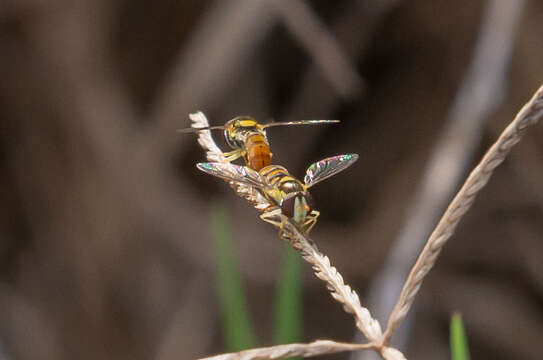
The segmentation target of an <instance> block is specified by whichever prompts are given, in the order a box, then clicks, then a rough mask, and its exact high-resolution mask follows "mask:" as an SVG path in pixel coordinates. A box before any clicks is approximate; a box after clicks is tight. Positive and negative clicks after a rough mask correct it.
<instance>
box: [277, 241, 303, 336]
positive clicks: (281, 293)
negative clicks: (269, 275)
mask: <svg viewBox="0 0 543 360" xmlns="http://www.w3.org/2000/svg"><path fill="white" fill-rule="evenodd" d="M301 265H302V260H301V257H300V254H298V253H297V252H296V251H294V250H293V249H292V248H291V247H290V246H289V245H288V244H285V246H284V250H283V256H282V265H281V273H280V276H279V282H278V284H277V290H276V297H275V329H274V342H275V343H276V344H286V343H292V342H299V341H300V340H301V332H302V290H301V269H302V266H301Z"/></svg>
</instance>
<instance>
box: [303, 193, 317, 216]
mask: <svg viewBox="0 0 543 360" xmlns="http://www.w3.org/2000/svg"><path fill="white" fill-rule="evenodd" d="M304 198H305V201H306V203H307V206H308V207H309V209H308V210H307V213H308V214H309V213H310V212H311V210H313V209H314V208H315V200H313V196H311V194H309V193H308V192H306V193H304Z"/></svg>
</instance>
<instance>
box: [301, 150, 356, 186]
mask: <svg viewBox="0 0 543 360" xmlns="http://www.w3.org/2000/svg"><path fill="white" fill-rule="evenodd" d="M356 160H358V155H357V154H345V155H337V156H332V157H329V158H326V159H323V160H320V161H317V162H316V163H313V164H311V165H310V166H309V167H308V168H307V171H306V172H305V177H304V182H305V184H306V186H307V187H308V188H309V187H311V186H313V185H315V184H316V183H318V182H321V181H323V180H324V179H327V178H329V177H330V176H333V175H335V174H337V173H338V172H340V171H343V170H345V169H346V168H348V167H349V166H351V165H352V164H353V163H354V162H355V161H356Z"/></svg>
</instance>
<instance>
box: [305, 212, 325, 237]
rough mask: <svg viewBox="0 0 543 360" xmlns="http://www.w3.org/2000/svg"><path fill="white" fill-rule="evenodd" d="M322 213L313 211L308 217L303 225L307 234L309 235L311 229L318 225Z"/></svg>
mask: <svg viewBox="0 0 543 360" xmlns="http://www.w3.org/2000/svg"><path fill="white" fill-rule="evenodd" d="M320 214H321V213H320V212H318V211H317V210H313V211H311V214H309V216H307V221H306V222H304V223H303V225H302V229H304V231H305V233H306V234H309V232H310V231H311V229H313V226H315V224H316V223H317V219H318V217H319V215H320Z"/></svg>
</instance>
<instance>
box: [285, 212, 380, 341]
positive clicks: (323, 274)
mask: <svg viewBox="0 0 543 360" xmlns="http://www.w3.org/2000/svg"><path fill="white" fill-rule="evenodd" d="M282 237H283V238H284V239H286V240H289V242H290V244H291V245H292V247H293V248H294V249H295V250H297V251H299V252H300V255H301V256H302V258H303V259H304V260H305V261H307V262H308V263H310V264H311V266H312V267H313V270H314V271H315V276H316V277H317V278H319V279H320V280H322V281H324V282H325V283H326V288H327V289H328V290H329V291H330V294H331V295H332V297H333V298H334V300H336V301H338V302H339V303H341V304H342V305H343V309H344V310H345V311H346V312H347V313H349V314H352V315H353V316H354V317H355V323H356V327H357V328H358V329H359V330H360V331H361V332H362V333H363V334H364V335H365V336H366V338H367V339H368V340H370V341H378V340H379V339H380V338H381V336H382V331H381V326H380V325H379V322H378V321H377V320H375V319H374V318H372V316H371V314H370V312H369V311H368V309H367V308H365V307H363V306H362V305H361V304H360V299H359V297H358V294H357V293H356V292H355V291H354V290H353V289H351V287H350V286H349V285H346V284H345V282H344V281H343V277H342V276H341V274H340V273H339V272H338V271H337V269H336V268H335V267H333V266H332V265H331V264H330V260H329V259H328V257H327V256H326V255H324V254H322V253H321V252H320V251H319V249H318V248H317V246H316V245H315V244H314V243H313V242H312V241H311V240H310V239H308V238H306V237H305V236H304V235H303V234H302V233H300V231H298V229H297V228H296V226H294V225H293V224H292V223H290V222H289V221H287V222H286V224H285V227H284V229H283V232H282Z"/></svg>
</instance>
